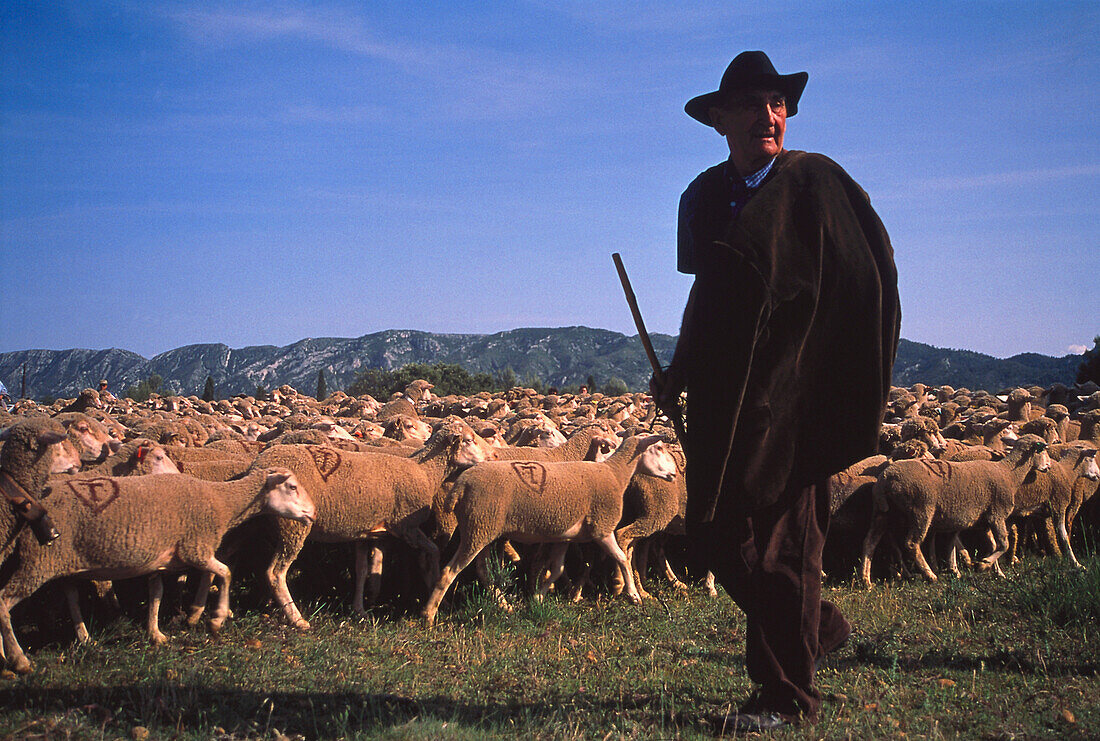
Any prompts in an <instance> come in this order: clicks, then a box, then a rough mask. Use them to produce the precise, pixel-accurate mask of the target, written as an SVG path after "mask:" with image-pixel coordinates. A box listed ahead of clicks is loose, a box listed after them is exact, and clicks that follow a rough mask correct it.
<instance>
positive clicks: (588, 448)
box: [493, 424, 619, 462]
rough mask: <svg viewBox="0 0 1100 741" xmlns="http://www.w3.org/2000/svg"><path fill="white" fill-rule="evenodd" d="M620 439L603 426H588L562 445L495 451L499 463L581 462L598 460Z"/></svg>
mask: <svg viewBox="0 0 1100 741" xmlns="http://www.w3.org/2000/svg"><path fill="white" fill-rule="evenodd" d="M618 441H619V439H618V438H617V437H616V436H615V435H613V434H611V433H610V432H608V431H607V430H606V429H605V428H604V427H602V426H601V425H596V424H593V425H587V426H585V427H582V428H580V429H579V430H577V431H576V432H575V433H573V435H572V436H571V437H570V438H569V439H567V440H566V441H565V442H564V443H562V444H561V445H555V446H552V447H551V446H542V445H540V446H538V447H527V446H514V447H500V448H496V449H495V450H494V451H493V460H498V461H546V462H560V461H580V460H597V456H598V455H600V454H607V453H608V452H610V450H611V449H614V448H615V447H616V446H617V445H618Z"/></svg>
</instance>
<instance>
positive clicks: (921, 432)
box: [901, 417, 947, 455]
mask: <svg viewBox="0 0 1100 741" xmlns="http://www.w3.org/2000/svg"><path fill="white" fill-rule="evenodd" d="M909 440H920V441H922V442H924V444H925V445H927V446H928V449H929V450H930V451H931V452H932V454H933V455H937V454H939V453H942V452H943V451H944V450H945V449H946V448H947V440H946V439H944V436H943V434H942V433H941V432H940V427H939V425H938V424H936V421H935V420H934V419H931V418H929V417H911V418H910V419H907V420H905V422H903V423H902V425H901V442H903V443H904V442H907V441H909Z"/></svg>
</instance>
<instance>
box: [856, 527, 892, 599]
mask: <svg viewBox="0 0 1100 741" xmlns="http://www.w3.org/2000/svg"><path fill="white" fill-rule="evenodd" d="M887 524H888V523H887V519H886V513H885V512H878V511H876V512H875V513H874V516H873V517H872V518H871V527H870V528H868V530H867V535H866V536H865V537H864V538H863V554H862V556H861V558H860V565H859V573H860V576H861V577H862V578H863V586H865V587H866V588H867V589H870V588H871V586H872V585H871V556H873V555H874V553H875V548H877V547H878V542H879V541H880V540H882V536H883V534H884V533H885V532H886V526H887Z"/></svg>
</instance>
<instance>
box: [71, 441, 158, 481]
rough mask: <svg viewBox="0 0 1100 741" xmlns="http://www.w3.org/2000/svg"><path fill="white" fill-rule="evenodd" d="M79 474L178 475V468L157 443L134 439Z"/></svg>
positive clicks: (85, 467) (84, 468) (86, 467)
mask: <svg viewBox="0 0 1100 741" xmlns="http://www.w3.org/2000/svg"><path fill="white" fill-rule="evenodd" d="M81 473H83V474H90V473H98V474H104V475H107V476H130V475H149V474H156V473H180V468H179V467H178V466H177V465H176V463H175V462H174V461H173V460H172V458H171V457H170V456H169V455H168V451H167V450H166V449H165V448H164V447H163V446H162V445H160V444H159V443H156V442H154V441H152V440H149V439H148V438H141V437H139V438H136V439H134V440H129V441H128V442H125V443H123V445H122V447H120V448H119V449H118V450H117V451H115V452H114V453H112V454H111V455H110V456H109V457H108V458H107V460H105V461H103V462H102V463H99V464H96V465H93V466H87V465H86V466H84V467H83V468H82V469H81Z"/></svg>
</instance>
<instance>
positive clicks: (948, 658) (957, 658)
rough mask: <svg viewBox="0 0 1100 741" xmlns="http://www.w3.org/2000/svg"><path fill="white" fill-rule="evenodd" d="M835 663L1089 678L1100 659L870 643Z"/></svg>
mask: <svg viewBox="0 0 1100 741" xmlns="http://www.w3.org/2000/svg"><path fill="white" fill-rule="evenodd" d="M835 665H836V666H838V667H840V666H846V667H855V666H866V665H870V666H875V667H878V668H881V669H896V670H901V671H913V670H917V669H956V670H958V669H964V670H976V671H1003V672H1014V673H1017V674H1028V675H1031V674H1042V675H1066V676H1081V677H1091V676H1096V675H1097V674H1100V662H1096V661H1081V662H1073V661H1066V660H1060V659H1047V658H1044V657H1042V656H1041V655H1037V654H1035V653H1033V652H1028V651H1023V650H1012V649H1002V650H999V651H994V652H992V653H989V654H986V655H973V654H960V653H959V652H957V651H952V650H950V649H937V650H933V651H925V652H923V653H921V655H919V656H912V655H906V654H904V653H896V652H892V651H889V650H886V649H883V648H881V647H879V646H876V645H875V644H873V643H869V642H861V643H858V644H856V645H855V655H854V656H851V657H838V658H837V659H836V660H835Z"/></svg>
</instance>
